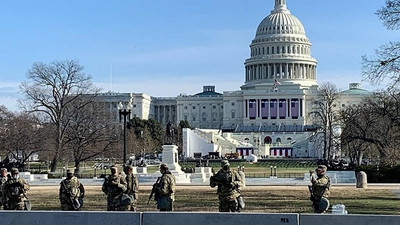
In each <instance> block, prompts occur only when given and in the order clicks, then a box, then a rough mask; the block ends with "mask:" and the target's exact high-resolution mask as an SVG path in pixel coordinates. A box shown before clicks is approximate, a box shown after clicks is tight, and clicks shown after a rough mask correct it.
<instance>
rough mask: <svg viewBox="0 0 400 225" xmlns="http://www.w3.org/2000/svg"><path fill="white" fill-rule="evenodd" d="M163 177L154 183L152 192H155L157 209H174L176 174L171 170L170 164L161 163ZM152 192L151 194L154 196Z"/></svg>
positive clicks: (164, 210)
mask: <svg viewBox="0 0 400 225" xmlns="http://www.w3.org/2000/svg"><path fill="white" fill-rule="evenodd" d="M160 172H161V174H162V175H161V177H159V178H158V179H157V182H156V183H155V184H154V185H153V190H152V194H153V192H154V194H155V197H154V198H155V200H156V201H157V209H159V210H160V211H161V212H167V211H173V210H174V206H173V202H174V201H175V176H174V175H172V173H171V172H170V171H169V168H168V165H167V164H165V163H162V164H161V165H160ZM152 194H150V196H152Z"/></svg>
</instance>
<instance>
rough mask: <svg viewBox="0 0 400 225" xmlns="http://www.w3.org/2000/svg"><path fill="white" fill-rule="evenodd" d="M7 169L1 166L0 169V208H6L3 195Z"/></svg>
mask: <svg viewBox="0 0 400 225" xmlns="http://www.w3.org/2000/svg"><path fill="white" fill-rule="evenodd" d="M7 179H8V178H7V169H6V168H1V169H0V209H2V208H3V209H7V204H6V201H5V195H4V186H5V184H6V182H7Z"/></svg>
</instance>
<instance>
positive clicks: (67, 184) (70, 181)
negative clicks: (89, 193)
mask: <svg viewBox="0 0 400 225" xmlns="http://www.w3.org/2000/svg"><path fill="white" fill-rule="evenodd" d="M84 196H85V188H84V187H83V185H82V183H81V182H79V180H78V178H77V177H76V176H74V173H73V172H72V170H67V178H66V179H64V180H63V181H61V183H60V191H59V199H60V203H61V210H65V211H78V210H79V209H81V208H82V206H83V198H84Z"/></svg>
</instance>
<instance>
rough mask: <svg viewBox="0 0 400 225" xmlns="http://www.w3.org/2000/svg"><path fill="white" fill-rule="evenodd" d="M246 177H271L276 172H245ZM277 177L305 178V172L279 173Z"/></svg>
mask: <svg viewBox="0 0 400 225" xmlns="http://www.w3.org/2000/svg"><path fill="white" fill-rule="evenodd" d="M245 174H246V178H270V177H271V176H273V175H274V174H271V173H245ZM276 177H277V178H303V177H304V173H277V174H276Z"/></svg>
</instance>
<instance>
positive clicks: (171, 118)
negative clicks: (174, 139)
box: [169, 105, 175, 123]
mask: <svg viewBox="0 0 400 225" xmlns="http://www.w3.org/2000/svg"><path fill="white" fill-rule="evenodd" d="M173 107H174V106H173V105H170V106H169V120H171V122H172V123H174V122H175V121H174V120H173V117H172V108H173Z"/></svg>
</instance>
